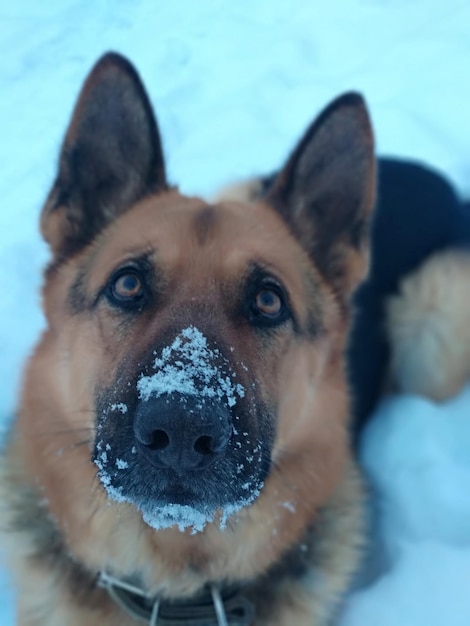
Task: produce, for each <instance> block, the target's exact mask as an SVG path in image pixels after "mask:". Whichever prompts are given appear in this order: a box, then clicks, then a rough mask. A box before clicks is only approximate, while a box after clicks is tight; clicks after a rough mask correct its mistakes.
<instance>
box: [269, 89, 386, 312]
mask: <svg viewBox="0 0 470 626" xmlns="http://www.w3.org/2000/svg"><path fill="white" fill-rule="evenodd" d="M265 198H266V200H267V202H268V203H269V204H271V206H273V207H274V208H276V209H277V210H278V212H279V213H280V214H281V215H282V217H283V218H284V220H285V221H286V222H287V224H288V225H289V226H290V228H291V230H292V231H293V233H294V234H295V236H296V237H297V239H298V240H299V242H300V243H301V244H302V245H303V247H304V248H305V249H306V251H307V252H308V254H309V255H310V256H311V258H312V259H313V260H314V262H315V264H316V266H317V268H318V269H319V270H320V272H321V273H322V274H323V276H324V277H325V278H326V280H328V282H330V284H331V285H332V286H333V289H334V291H335V293H336V294H337V296H338V298H339V299H340V300H341V301H342V304H344V305H346V303H347V302H349V298H350V296H351V293H352V292H353V291H354V289H355V288H356V286H357V285H358V283H359V282H360V281H361V280H362V279H363V278H364V276H365V273H366V271H367V267H368V240H369V237H368V232H369V222H370V218H371V214H372V209H373V207H374V202H375V156H374V142H373V133H372V126H371V122H370V119H369V115H368V112H367V109H366V106H365V103H364V100H363V99H362V97H361V96H360V95H359V94H356V93H348V94H345V95H343V96H341V97H339V98H337V99H336V100H335V101H334V102H332V103H331V104H330V105H329V106H328V107H327V108H326V109H325V110H324V111H323V112H322V113H321V115H320V116H319V117H318V118H317V120H316V121H315V122H314V123H313V124H312V125H311V126H310V128H309V129H308V130H307V132H306V133H305V135H304V136H303V138H302V139H301V141H300V142H299V144H298V145H297V147H296V149H295V150H294V152H293V153H292V155H291V156H290V158H289V159H288V161H287V163H286V165H285V166H284V168H283V169H282V170H281V171H280V172H279V174H278V175H277V176H276V177H275V179H274V181H273V182H272V183H271V185H270V187H269V189H268V191H267V193H266V196H265Z"/></svg>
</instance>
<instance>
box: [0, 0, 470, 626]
mask: <svg viewBox="0 0 470 626" xmlns="http://www.w3.org/2000/svg"><path fill="white" fill-rule="evenodd" d="M469 32H470V4H469V3H468V2H467V0H448V1H446V2H440V1H439V0H409V1H405V0H337V1H336V2H305V1H304V0H253V1H252V2H250V3H249V4H248V3H243V2H232V1H231V0H203V1H201V2H193V1H192V0H173V1H172V2H154V0H134V1H133V2H132V3H130V2H125V1H124V0H117V1H116V2H80V0H60V1H59V0H50V1H49V2H47V3H37V2H32V0H17V1H16V2H10V3H3V5H2V6H1V8H0V50H1V52H2V54H1V57H0V58H1V60H0V93H1V94H2V97H1V99H0V115H1V118H0V119H1V122H0V123H1V140H0V171H1V177H0V186H1V194H0V197H1V199H2V202H1V205H2V206H1V209H0V283H1V284H2V285H3V288H2V297H1V301H0V302H1V304H0V381H1V393H0V416H1V418H2V422H3V423H4V424H5V423H6V421H7V419H8V416H9V415H10V414H11V413H12V411H13V409H14V406H15V398H16V396H17V392H18V387H19V379H20V371H21V364H22V362H23V360H24V358H25V356H26V355H27V353H28V352H29V351H30V349H31V346H32V344H33V342H34V339H35V338H36V336H37V334H38V332H39V330H40V329H41V327H42V326H43V321H42V317H41V314H40V312H39V307H38V302H39V296H38V288H39V284H40V269H41V267H42V266H43V265H44V263H45V262H46V260H47V251H46V248H45V246H44V245H43V244H42V242H41V241H40V238H39V234H38V228H37V224H38V213H39V208H40V205H41V202H42V201H43V199H44V197H45V195H46V193H47V191H48V188H49V186H50V184H51V182H52V179H53V176H54V173H55V167H56V162H57V154H58V148H59V144H60V141H61V139H62V136H63V132H64V128H65V125H66V123H67V120H68V118H69V115H70V111H71V108H72V106H73V103H74V100H75V98H76V95H77V92H78V89H79V87H80V84H81V82H82V80H83V78H84V76H85V75H86V73H87V72H88V71H89V69H90V67H91V65H92V63H94V61H95V60H96V59H97V58H98V56H99V55H101V54H102V53H103V52H104V51H106V50H109V49H114V50H117V51H119V52H122V53H124V54H126V55H128V56H129V57H130V58H131V59H132V60H133V61H134V63H135V64H136V66H137V67H138V69H139V71H140V72H141V74H142V77H143V78H144V81H145V83H146V85H147V87H148V89H149V92H150V96H151V99H152V101H153V102H154V104H155V105H156V108H157V113H158V116H159V124H160V127H161V130H162V132H163V136H164V147H165V151H166V154H167V164H168V171H169V175H170V178H171V180H172V181H175V182H179V181H181V183H182V189H183V191H185V192H189V193H203V194H207V195H209V194H211V193H212V192H213V191H214V190H215V189H216V188H217V187H218V186H220V185H221V184H223V183H225V182H229V181H231V180H233V179H236V178H240V177H243V176H249V175H252V174H253V173H258V172H268V171H270V170H272V169H274V168H276V167H277V166H278V165H279V163H280V162H281V160H282V159H283V158H284V157H285V155H286V154H287V153H288V151H289V150H291V149H292V147H293V144H294V142H295V140H296V138H297V137H298V136H299V134H300V133H301V132H302V131H303V130H304V128H305V127H306V125H307V124H308V123H309V122H310V120H311V119H312V117H313V116H314V115H315V114H316V113H317V112H318V111H319V110H320V108H322V107H323V106H324V105H325V104H326V103H327V102H328V101H329V100H330V99H331V98H332V97H335V96H336V95H338V94H339V93H341V92H343V91H345V90H347V89H351V88H354V89H357V90H360V91H361V92H363V93H364V94H365V96H366V97H367V100H368V102H369V105H370V109H371V112H372V116H373V120H374V125H375V128H376V136H377V143H378V147H379V150H380V152H381V153H382V154H385V153H386V154H395V155H400V156H410V157H415V158H418V159H421V160H424V161H426V162H428V163H430V164H433V165H434V166H436V167H438V168H440V169H442V170H443V171H445V172H446V173H447V175H448V176H449V177H450V178H451V179H452V180H453V181H454V182H455V183H456V184H457V185H458V187H459V188H460V190H461V191H462V192H465V193H466V194H467V195H470V123H469V112H468V111H469V105H468V103H469V102H470V80H469V69H468V68H469V67H470V37H469ZM118 410H119V409H118ZM469 422H470V393H469V391H468V390H467V391H465V392H463V393H462V395H461V396H459V397H458V398H456V399H455V401H453V402H451V403H448V404H446V405H443V406H442V407H436V406H434V405H432V404H431V403H428V402H426V401H424V400H422V399H419V398H411V397H396V398H391V399H388V400H385V402H384V404H383V405H382V406H381V407H380V408H379V410H378V411H377V413H376V415H375V418H374V421H373V423H372V424H371V426H370V429H369V430H368V432H367V435H366V438H365V441H364V448H363V457H364V462H365V463H366V465H367V468H368V469H369V471H370V474H371V476H372V480H373V482H374V484H375V487H376V490H377V498H378V501H379V503H380V513H381V517H380V519H381V524H380V536H381V545H382V551H381V552H380V554H383V562H382V563H380V564H379V565H382V566H383V567H382V569H380V567H379V569H378V574H377V576H376V577H375V578H374V579H373V580H372V581H370V584H369V585H368V586H366V587H364V588H363V589H361V590H359V591H358V592H357V593H356V594H354V595H353V597H352V598H351V599H350V601H349V602H348V604H347V606H346V608H345V612H344V615H343V618H342V621H341V626H364V625H366V626H369V625H373V626H396V625H397V624H399V625H400V626H437V625H439V626H441V625H442V624H445V625H446V626H464V625H465V626H467V625H468V624H470V593H469V591H468V590H469V588H470V523H469V522H468V520H469V515H468V514H469V509H470V489H469V487H468V485H469V481H468V477H469V472H470V445H469V444H470V442H469ZM63 454H64V455H65V454H66V451H64V453H63ZM116 497H117V496H116ZM0 588H1V590H2V592H1V593H0V607H1V608H0V623H1V624H2V626H12V625H13V623H14V620H13V609H12V601H11V594H10V590H9V588H8V585H7V582H6V577H4V578H0Z"/></svg>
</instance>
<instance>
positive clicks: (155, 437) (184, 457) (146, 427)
mask: <svg viewBox="0 0 470 626" xmlns="http://www.w3.org/2000/svg"><path fill="white" fill-rule="evenodd" d="M134 434H135V438H136V441H137V446H138V448H139V450H140V451H141V453H142V454H143V455H144V456H145V457H146V459H147V460H148V461H150V463H152V465H154V466H155V467H159V468H172V469H174V470H176V471H177V472H178V473H181V472H185V471H187V470H192V469H202V468H204V467H207V466H208V465H210V464H211V463H212V462H213V461H214V460H215V459H216V458H217V457H218V456H220V455H222V454H223V453H224V451H225V449H226V448H227V444H228V442H229V440H230V436H231V434H232V423H231V418H230V413H229V410H228V407H227V406H226V405H225V404H223V403H222V402H221V401H220V400H219V399H214V398H201V397H199V396H187V395H184V394H178V393H173V394H171V395H165V396H160V397H159V398H150V399H149V400H146V401H144V402H141V403H140V404H139V405H138V407H137V410H136V414H135V419H134Z"/></svg>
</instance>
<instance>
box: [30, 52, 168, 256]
mask: <svg viewBox="0 0 470 626" xmlns="http://www.w3.org/2000/svg"><path fill="white" fill-rule="evenodd" d="M166 188H167V183H166V177H165V166H164V160H163V151H162V147H161V141H160V135H159V132H158V127H157V122H156V119H155V116H154V114H153V111H152V107H151V104H150V101H149V98H148V96H147V94H146V92H145V89H144V86H143V84H142V82H141V80H140V78H139V76H138V74H137V72H136V70H135V69H134V67H133V66H132V65H131V64H130V63H129V61H127V60H126V59H125V58H124V57H122V56H121V55H119V54H116V53H112V52H110V53H108V54H106V55H104V56H103V57H102V58H101V59H100V60H99V61H98V62H97V64H96V65H95V67H94V68H93V69H92V71H91V72H90V74H89V76H88V78H87V80H86V82H85V84H84V86H83V88H82V91H81V93H80V96H79V99H78V102H77V104H76V106H75V110H74V112H73V116H72V120H71V122H70V125H69V128H68V130H67V133H66V136H65V140H64V143H63V146H62V151H61V154H60V161H59V172H58V175H57V179H56V181H55V183H54V186H53V187H52V190H51V192H50V194H49V197H48V199H47V201H46V205H45V207H44V210H43V212H42V216H41V230H42V234H43V236H44V238H45V239H46V241H47V242H48V243H49V244H50V246H51V248H52V250H53V252H54V254H55V255H56V257H59V258H64V257H67V256H69V255H70V254H73V253H74V252H76V251H77V250H79V249H80V248H82V247H83V246H85V245H87V244H88V243H89V242H90V241H91V240H92V239H93V238H94V237H95V236H96V235H97V234H98V233H99V231H100V230H101V229H102V228H104V227H105V226H106V225H107V224H108V223H109V222H111V221H112V220H113V219H115V218H116V217H118V216H119V215H120V214H121V213H123V212H124V211H126V210H127V209H128V208H130V207H131V206H132V205H133V204H135V203H136V202H137V201H138V200H140V199H141V198H143V197H144V196H146V195H148V194H151V193H154V192H157V191H161V190H164V189H166Z"/></svg>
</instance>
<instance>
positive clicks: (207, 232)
mask: <svg viewBox="0 0 470 626" xmlns="http://www.w3.org/2000/svg"><path fill="white" fill-rule="evenodd" d="M217 222H218V216H217V212H216V210H215V207H213V206H205V207H203V208H202V209H201V210H199V211H198V212H197V213H196V215H195V216H194V219H193V228H194V232H195V233H196V239H197V242H198V243H199V245H201V246H203V245H204V244H205V243H206V242H207V240H208V239H209V237H210V236H211V235H213V234H214V232H215V227H216V224H217Z"/></svg>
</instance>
